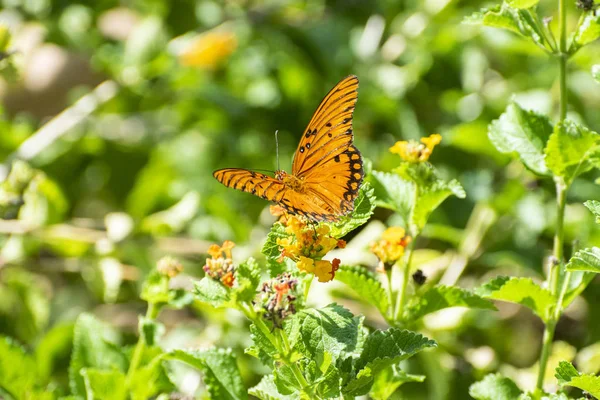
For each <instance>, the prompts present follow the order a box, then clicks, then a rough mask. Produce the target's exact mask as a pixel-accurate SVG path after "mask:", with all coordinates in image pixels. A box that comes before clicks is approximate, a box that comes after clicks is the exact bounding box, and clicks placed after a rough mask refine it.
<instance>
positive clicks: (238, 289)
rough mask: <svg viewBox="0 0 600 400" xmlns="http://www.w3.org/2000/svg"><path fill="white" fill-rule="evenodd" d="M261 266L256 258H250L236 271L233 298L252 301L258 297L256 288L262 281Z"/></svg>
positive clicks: (232, 291) (240, 300) (234, 299)
mask: <svg viewBox="0 0 600 400" xmlns="http://www.w3.org/2000/svg"><path fill="white" fill-rule="evenodd" d="M260 275H261V271H260V267H259V265H258V263H257V262H256V260H255V259H254V258H252V257H251V258H249V259H247V260H246V261H244V262H243V263H241V264H240V265H238V267H237V270H236V271H235V283H234V286H233V288H232V290H231V298H232V299H233V301H236V302H238V301H239V302H251V301H252V300H254V298H255V297H256V288H257V287H258V284H259V283H260Z"/></svg>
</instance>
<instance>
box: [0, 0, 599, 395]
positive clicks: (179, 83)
mask: <svg viewBox="0 0 600 400" xmlns="http://www.w3.org/2000/svg"><path fill="white" fill-rule="evenodd" d="M2 4H3V8H2V10H1V11H0V24H1V25H2V26H4V27H8V31H10V35H9V34H8V31H6V30H5V29H4V28H0V29H1V30H0V50H2V49H4V50H2V51H3V52H2V55H1V56H0V57H1V59H0V70H1V71H2V72H1V73H2V79H1V80H0V99H1V100H2V103H1V105H0V157H1V159H2V165H0V173H1V174H2V175H3V176H4V177H6V176H8V174H9V171H11V168H12V173H11V175H10V176H11V177H12V180H6V181H5V182H4V183H3V185H4V186H3V192H2V197H1V198H0V202H2V213H3V218H4V219H3V220H2V221H0V233H1V236H0V243H1V245H2V248H1V250H0V333H1V334H2V335H6V336H9V337H11V338H13V339H14V341H15V342H16V343H20V344H22V345H23V346H25V348H26V349H28V350H29V351H34V349H35V351H36V356H37V357H38V359H39V360H41V361H39V362H41V363H43V368H45V371H46V373H47V375H48V376H52V379H53V384H54V385H56V387H57V388H58V390H59V391H60V390H62V391H63V392H65V393H66V392H67V391H68V389H67V388H68V383H67V382H68V365H69V359H70V354H71V350H72V349H71V346H72V344H71V343H72V339H73V337H72V336H73V323H74V321H75V319H76V318H77V317H78V316H79V315H80V314H81V313H83V312H90V313H93V314H94V315H95V316H96V317H98V318H99V319H101V320H104V321H106V322H109V323H110V325H112V326H113V327H116V328H118V329H119V330H120V331H121V332H122V333H123V335H122V338H121V339H120V340H121V343H122V345H123V346H126V345H132V344H134V343H135V342H136V340H137V315H138V314H141V313H143V312H144V309H145V304H144V303H143V302H141V301H140V300H139V297H138V293H139V292H140V290H141V283H142V281H143V278H144V277H146V276H147V275H148V273H149V272H150V271H151V270H153V269H154V268H155V265H156V261H157V260H158V259H159V258H160V257H162V256H163V255H166V254H169V255H173V256H176V257H178V258H179V259H181V260H182V261H183V264H184V271H185V273H184V274H183V275H182V276H179V277H178V278H177V279H178V284H179V285H181V286H180V287H182V288H185V287H188V288H189V287H190V286H191V280H192V279H196V278H200V277H202V276H203V274H204V272H203V271H202V266H203V265H204V258H205V257H206V251H207V249H208V246H209V244H210V243H212V242H218V243H221V242H223V241H224V240H226V239H228V240H234V241H235V242H236V243H238V247H236V249H235V251H234V255H235V256H236V257H237V258H238V259H240V260H241V259H243V258H245V257H247V256H250V255H255V256H259V254H260V248H261V246H262V244H263V241H264V238H265V235H266V233H267V232H268V231H269V229H270V226H271V224H272V222H273V217H271V216H270V215H269V213H268V208H267V206H268V205H267V204H266V203H265V202H264V201H263V200H262V199H259V198H255V197H253V196H250V195H247V194H243V193H240V192H234V191H232V190H230V189H227V188H225V187H223V186H222V185H220V184H219V183H218V182H217V181H216V180H214V178H213V177H212V171H213V170H214V169H217V168H222V167H246V168H253V169H267V170H274V169H275V168H276V161H275V154H276V152H275V140H274V132H275V131H276V130H279V154H280V159H281V167H282V168H283V169H287V170H288V171H289V166H290V165H291V157H292V154H293V152H294V150H295V148H296V145H297V142H298V139H299V136H300V134H301V132H302V131H303V129H304V127H305V125H306V123H307V122H308V120H309V119H310V116H311V115H312V112H313V111H314V109H315V107H316V106H317V105H318V102H319V101H320V99H321V98H322V97H323V95H324V94H325V93H326V92H327V91H328V90H329V89H330V88H331V87H332V86H333V85H334V84H335V83H336V82H337V81H339V80H340V79H341V78H342V77H344V76H346V75H348V74H355V75H357V76H358V77H359V79H360V88H359V100H358V104H357V108H356V111H355V114H354V134H355V144H356V146H357V147H358V148H359V149H360V150H361V152H362V154H363V156H364V157H365V159H366V160H367V162H368V163H369V164H370V165H371V166H372V168H374V169H377V170H382V171H389V170H391V169H392V168H393V167H395V166H396V165H397V164H398V161H397V156H395V155H393V154H391V153H389V152H388V149H389V147H390V146H391V145H393V144H394V142H396V141H397V140H403V139H404V140H406V139H418V138H420V137H422V136H426V135H429V134H431V133H440V134H441V135H442V137H443V139H442V142H441V145H440V146H439V147H438V148H436V151H435V152H434V153H433V156H432V158H431V160H430V161H431V162H432V163H433V164H435V165H436V167H437V168H438V169H439V170H440V171H441V174H442V175H443V176H444V177H447V178H448V179H451V178H456V179H458V181H460V183H461V184H462V186H463V187H464V188H465V192H466V198H465V199H459V198H449V199H448V200H447V201H446V202H444V203H443V204H442V206H441V207H440V208H439V209H437V210H436V212H435V213H434V214H433V215H432V216H431V218H430V221H429V225H427V227H426V228H425V230H424V231H423V233H422V235H421V237H420V238H419V242H418V244H417V248H418V249H419V250H417V251H416V252H415V259H414V263H415V266H417V267H419V268H420V269H422V270H423V271H424V273H425V275H426V276H427V277H428V278H429V279H431V280H433V281H440V282H441V283H446V284H455V283H456V284H458V286H461V287H464V288H471V287H475V286H479V285H480V284H481V283H483V282H486V281H489V280H490V278H492V277H494V276H496V275H511V276H527V277H533V278H534V279H535V280H539V279H541V278H542V277H543V272H544V271H543V268H544V265H545V260H546V258H547V256H549V255H550V254H551V249H552V240H553V235H554V229H555V228H554V227H555V218H556V214H555V198H554V185H553V182H552V181H551V180H548V179H540V178H539V177H537V176H536V175H534V174H533V173H532V172H530V171H529V170H527V169H526V168H525V167H524V166H523V165H522V164H521V163H519V162H518V161H516V160H513V159H511V158H510V157H509V156H508V155H506V154H502V153H500V152H498V151H497V150H496V148H495V147H494V146H493V145H492V143H491V142H490V140H489V139H488V135H487V131H488V124H489V123H490V122H491V121H492V120H493V119H496V118H498V116H499V115H500V114H502V112H504V110H505V109H506V107H507V105H508V104H509V102H510V101H511V100H512V99H514V100H516V102H517V103H518V104H520V105H521V106H522V107H523V108H525V109H533V110H536V111H539V112H541V113H545V114H548V115H551V116H555V117H557V116H558V113H559V110H558V96H559V86H558V81H557V76H558V66H557V64H556V63H554V62H552V61H550V60H551V59H550V58H549V56H548V55H547V54H546V53H544V52H543V51H542V50H540V48H539V47H537V46H535V45H534V44H532V43H529V42H527V41H523V40H521V39H520V38H518V37H517V36H516V35H514V34H512V33H509V32H504V31H500V30H492V29H489V28H483V29H482V28H480V27H477V26H471V25H465V24H462V21H463V19H464V18H465V16H468V15H470V14H471V13H473V12H474V11H477V10H479V9H480V8H481V7H483V6H486V5H487V4H483V3H481V2H478V1H473V0H466V1H449V0H426V1H411V0H406V1H401V2H399V1H384V0H381V1H325V0H323V1H319V0H311V1H299V0H287V1H276V0H272V1H234V0H231V1H229V0H228V1H202V0H196V1H191V0H185V1H184V0H181V1H168V0H151V1H136V0H132V1H128V2H116V1H110V0H103V1H95V2H92V1H89V2H80V3H75V2H65V1H52V0H23V1H20V0H4V1H3V3H2ZM566 6H567V8H568V10H569V13H568V15H569V19H568V23H569V24H570V25H572V26H574V25H575V24H576V22H577V18H579V13H580V11H577V9H576V4H575V2H571V1H568V2H567V4H566ZM555 8H556V6H555V4H553V2H547V1H542V2H541V3H540V4H539V6H538V9H539V13H540V14H541V15H544V13H545V12H546V10H547V14H548V15H550V14H554V10H555ZM551 24H555V22H551ZM9 36H10V41H9V39H8V38H9ZM13 51H14V53H13ZM595 64H600V45H599V44H598V43H595V44H592V45H590V46H587V47H585V48H583V49H582V50H580V51H579V52H578V53H577V54H576V55H575V56H574V57H573V58H572V60H571V64H570V66H571V69H570V72H569V86H568V93H569V109H568V116H569V118H571V119H573V120H575V121H579V122H581V123H582V124H584V125H586V126H588V127H589V128H590V129H591V130H594V131H599V130H600V113H599V112H598V110H599V109H600V85H599V84H598V83H597V82H596V81H595V80H594V78H593V77H592V74H591V73H590V71H591V70H592V66H593V65H595ZM17 159H18V160H23V161H25V162H26V163H27V164H13V162H14V161H15V160H17ZM15 165H16V166H15ZM599 176H600V175H598V172H597V171H595V172H594V171H593V172H590V173H587V174H584V175H582V176H581V177H580V178H579V179H577V180H576V181H575V182H574V183H573V185H572V187H571V189H570V191H569V192H568V198H567V203H568V206H567V209H566V215H565V241H566V242H567V243H569V244H570V243H573V242H574V241H577V242H579V243H582V244H584V245H588V244H596V245H597V244H598V243H600V229H599V227H598V225H597V224H595V223H594V218H593V216H592V214H590V213H589V212H588V210H587V209H586V208H585V207H584V206H583V204H582V203H583V202H584V201H586V200H590V199H600V188H599V187H598V184H597V179H598V177H599ZM32 183H33V184H32ZM21 206H22V207H21ZM383 223H385V224H386V225H388V226H389V225H399V224H401V223H402V221H401V220H400V219H399V217H397V216H396V215H393V214H392V213H391V212H390V211H389V210H386V209H383V208H378V209H376V211H375V214H374V217H373V218H372V219H371V221H370V222H369V223H368V224H367V225H365V226H363V227H362V229H361V230H360V231H358V233H357V232H353V233H352V234H351V236H350V237H349V238H347V240H351V239H353V238H354V239H356V242H354V246H352V248H353V249H356V251H355V252H354V253H352V255H349V256H347V257H350V258H352V259H353V262H354V263H357V264H363V265H365V266H368V267H372V268H374V267H375V266H376V265H377V260H376V258H375V256H373V255H372V254H369V253H368V252H367V247H368V244H369V243H370V242H371V241H373V240H375V239H377V237H378V235H379V234H380V233H381V231H382V230H383ZM180 278H181V279H180ZM456 278H458V282H456ZM344 289H345V288H344V287H343V286H342V285H341V284H339V283H337V282H332V283H328V284H317V283H314V284H313V288H312V291H313V292H312V295H311V296H310V297H309V299H308V302H309V303H311V304H313V305H315V306H324V305H326V304H329V303H330V302H331V301H332V300H335V301H338V302H341V303H343V304H345V305H346V306H347V307H348V308H350V309H352V310H353V312H354V313H355V314H358V313H363V314H365V315H367V319H366V324H367V325H369V326H372V327H379V328H385V326H386V325H385V321H384V320H383V319H381V318H378V317H375V313H373V312H371V311H372V310H370V309H369V308H367V307H366V306H365V305H363V304H361V303H360V302H358V301H357V300H356V298H349V297H348V296H349V294H348V291H347V290H344ZM598 305H600V285H598V280H597V279H596V280H595V281H594V282H593V283H592V284H591V285H590V286H589V288H588V289H587V290H586V291H585V292H584V293H583V296H582V297H580V298H578V299H577V300H576V301H575V302H574V303H573V304H572V305H571V307H570V308H569V309H567V311H566V312H565V314H564V316H563V318H562V319H561V320H560V321H559V323H558V325H557V330H556V335H555V340H557V341H559V344H558V345H555V350H554V351H555V356H551V361H550V362H551V363H552V362H554V364H552V365H551V366H549V368H548V370H549V372H548V373H549V377H552V375H553V374H554V368H555V366H556V364H557V363H558V361H559V360H565V359H566V360H576V361H577V362H578V368H579V369H580V370H583V371H584V372H587V373H597V372H598V371H600V345H599V344H598V343H600V325H599V324H598V323H597V321H598V320H599V319H600V307H598ZM497 306H498V308H499V312H494V311H489V310H466V309H459V308H452V309H448V310H445V311H442V312H440V313H437V314H432V315H430V316H429V317H430V318H429V317H428V318H426V319H425V320H424V322H423V327H422V329H423V330H425V331H427V332H434V334H433V335H434V336H435V339H436V341H437V342H438V345H439V347H438V348H437V349H435V350H432V351H428V352H424V353H422V354H420V355H419V358H418V360H417V361H415V362H413V363H412V364H410V365H409V366H407V368H408V369H409V372H413V373H422V374H423V375H426V376H427V379H426V381H425V383H423V384H416V383H410V384H406V385H404V386H402V387H401V388H400V389H399V390H398V391H397V392H396V394H395V395H394V396H396V397H397V398H408V399H426V398H428V399H436V400H437V399H462V398H467V395H466V393H468V388H469V386H470V385H471V384H472V383H473V382H475V381H478V380H480V379H481V378H483V376H485V375H486V374H487V373H488V372H494V371H501V372H502V373H503V374H504V375H507V376H510V377H511V378H513V379H514V380H515V381H516V382H517V383H518V384H519V385H520V386H521V388H522V389H531V388H533V387H535V379H536V372H535V366H534V364H535V362H536V360H537V359H538V358H539V352H540V347H541V340H540V338H541V335H542V331H543V329H544V326H543V325H542V323H541V322H540V321H539V320H538V319H536V318H535V317H534V316H533V315H532V314H531V313H530V312H529V311H528V310H526V309H524V308H521V307H518V306H515V305H512V304H506V303H499V304H497ZM160 318H161V321H162V322H163V323H164V324H165V326H166V335H165V336H164V337H163V339H162V341H161V346H163V347H164V348H166V349H171V348H182V347H198V346H210V345H216V346H218V347H231V348H233V351H234V353H235V354H237V355H239V358H238V362H239V365H240V369H241V371H242V374H243V378H244V384H245V386H246V387H250V386H253V385H255V384H256V383H257V382H258V381H259V380H260V376H261V375H262V374H264V373H265V369H264V367H263V366H262V365H261V364H260V363H259V362H258V361H257V360H255V359H253V358H251V357H250V356H248V355H243V349H244V348H245V347H247V346H248V345H249V344H250V338H249V336H248V335H247V333H246V332H247V330H246V329H245V328H244V326H245V325H246V324H247V322H246V321H245V319H244V318H243V316H242V315H240V314H239V313H236V312H233V311H223V310H216V309H213V308H211V307H209V306H207V305H206V304H202V303H199V302H198V303H194V304H193V305H192V306H190V307H188V308H186V309H183V310H165V311H164V312H163V313H162V314H161V317H160ZM553 360H554V361H553ZM174 374H175V375H176V376H177V377H178V378H177V379H179V391H181V392H182V393H187V394H190V395H192V394H194V393H196V394H198V395H202V394H203V393H204V390H205V387H204V384H203V383H202V381H201V379H200V377H199V375H197V374H196V372H194V371H193V370H191V369H189V370H188V369H181V368H180V370H178V371H176V372H174Z"/></svg>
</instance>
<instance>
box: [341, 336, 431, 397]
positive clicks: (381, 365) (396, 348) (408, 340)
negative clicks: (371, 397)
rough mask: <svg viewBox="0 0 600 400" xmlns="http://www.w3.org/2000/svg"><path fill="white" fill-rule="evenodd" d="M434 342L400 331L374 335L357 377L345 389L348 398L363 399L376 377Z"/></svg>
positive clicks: (369, 338) (358, 368) (357, 368)
mask: <svg viewBox="0 0 600 400" xmlns="http://www.w3.org/2000/svg"><path fill="white" fill-rule="evenodd" d="M435 346H437V344H436V343H435V341H433V340H430V339H428V338H426V337H425V336H423V335H421V334H418V333H415V332H411V331H407V330H400V329H398V328H390V329H388V330H386V331H374V332H372V333H371V334H370V335H369V336H368V337H367V340H366V342H365V345H364V348H363V351H362V353H361V355H360V357H359V358H358V359H357V360H356V362H355V365H354V370H355V371H356V375H355V377H354V379H352V380H351V381H350V382H349V383H347V384H346V385H345V387H344V388H343V389H342V391H343V393H345V395H351V396H360V395H363V394H366V393H368V392H369V391H370V389H371V387H372V385H373V383H374V380H375V377H376V376H377V375H378V374H379V373H380V372H381V371H383V370H384V369H385V368H388V367H390V366H391V365H394V364H397V363H399V362H400V361H402V360H406V359H408V358H410V357H412V356H413V355H414V354H416V353H418V352H419V351H421V350H424V349H426V348H428V347H435Z"/></svg>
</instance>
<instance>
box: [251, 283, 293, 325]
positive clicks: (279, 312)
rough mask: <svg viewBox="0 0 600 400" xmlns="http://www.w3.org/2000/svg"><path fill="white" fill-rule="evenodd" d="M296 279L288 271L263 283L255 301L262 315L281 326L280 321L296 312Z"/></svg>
mask: <svg viewBox="0 0 600 400" xmlns="http://www.w3.org/2000/svg"><path fill="white" fill-rule="evenodd" d="M297 287H298V280H297V279H295V278H293V277H292V275H291V274H290V273H287V272H286V273H283V274H281V275H278V276H277V277H276V278H273V279H270V280H268V281H266V282H264V283H263V285H262V288H261V290H260V293H259V296H258V299H257V302H256V303H255V304H256V305H257V306H258V307H259V308H261V309H262V311H263V317H264V318H265V319H267V320H270V321H272V322H273V325H274V326H276V327H278V328H281V323H282V321H283V320H284V319H285V318H286V317H287V316H289V315H292V314H295V313H296V301H297V298H298V296H297V295H298V293H297V291H296V289H297Z"/></svg>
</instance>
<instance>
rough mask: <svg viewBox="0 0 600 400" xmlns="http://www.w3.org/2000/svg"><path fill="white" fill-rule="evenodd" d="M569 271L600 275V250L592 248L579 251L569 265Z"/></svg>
mask: <svg viewBox="0 0 600 400" xmlns="http://www.w3.org/2000/svg"><path fill="white" fill-rule="evenodd" d="M566 268H567V271H587V272H594V273H597V274H598V273H600V248H599V247H591V248H589V249H583V250H579V251H578V252H577V253H575V255H573V257H571V259H570V260H569V262H568V263H567V266H566Z"/></svg>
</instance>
